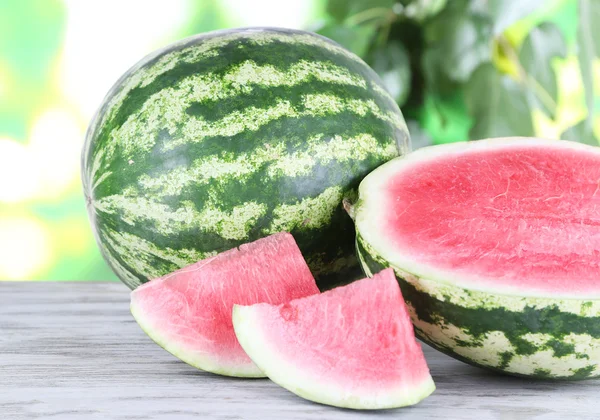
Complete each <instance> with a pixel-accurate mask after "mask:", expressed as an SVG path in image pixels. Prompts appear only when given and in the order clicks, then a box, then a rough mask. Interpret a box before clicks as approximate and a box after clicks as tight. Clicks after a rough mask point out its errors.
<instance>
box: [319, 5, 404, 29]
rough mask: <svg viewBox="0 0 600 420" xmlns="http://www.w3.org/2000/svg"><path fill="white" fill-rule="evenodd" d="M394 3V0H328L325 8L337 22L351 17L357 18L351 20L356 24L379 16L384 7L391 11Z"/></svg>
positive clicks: (383, 11) (382, 13) (384, 11)
mask: <svg viewBox="0 0 600 420" xmlns="http://www.w3.org/2000/svg"><path fill="white" fill-rule="evenodd" d="M394 3H395V0H369V1H365V0H328V1H327V6H326V9H325V10H326V12H327V13H328V14H329V15H330V16H331V17H333V18H334V19H335V20H336V21H337V22H340V23H341V22H343V21H344V20H346V19H352V20H357V22H351V23H353V24H356V23H362V22H365V21H367V20H368V19H372V18H376V17H381V16H382V15H384V14H385V13H386V10H385V9H389V11H390V12H391V9H392V7H393V6H394Z"/></svg>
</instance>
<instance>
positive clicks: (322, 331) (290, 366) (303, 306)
mask: <svg viewBox="0 0 600 420" xmlns="http://www.w3.org/2000/svg"><path fill="white" fill-rule="evenodd" d="M233 325H234V328H235V333H236V335H237V337H238V340H239V342H240V344H241V345H242V347H243V348H244V350H245V351H246V353H247V354H248V355H249V356H250V358H251V359H252V360H253V361H254V362H255V363H256V365H257V366H258V367H259V368H260V369H261V370H262V371H263V372H264V373H265V374H266V375H267V376H268V377H269V378H270V379H271V380H272V381H274V382H276V383H277V384H279V385H281V386H282V387H284V388H286V389H287V390H289V391H291V392H293V393H294V394H297V395H299V396H301V397H303V398H306V399H308V400H311V401H315V402H319V403H323V404H329V405H334V406H338V407H346V408H354V409H381V408H396V407H402V406H407V405H412V404H416V403H418V402H419V401H421V400H422V399H423V398H425V397H427V396H428V395H430V394H431V393H432V392H433V391H434V389H435V385H434V383H433V380H432V378H431V375H430V374H429V368H428V367H427V364H426V362H425V358H424V356H423V352H422V350H421V346H420V345H419V343H417V341H416V340H415V336H414V332H413V326H412V324H411V321H410V318H409V315H408V310H407V307H406V305H405V304H404V300H403V299H402V294H401V292H400V288H399V286H398V282H397V280H396V278H395V276H394V272H393V271H392V270H391V269H387V270H384V271H382V272H380V273H379V274H376V275H375V276H374V277H373V278H368V279H364V280H360V281H357V282H355V283H352V284H350V285H348V286H344V287H339V288H336V289H332V290H330V291H327V292H325V293H322V294H320V295H314V296H308V297H305V298H301V299H296V300H293V301H291V302H288V303H286V304H281V305H269V304H256V305H252V306H239V305H235V306H234V309H233Z"/></svg>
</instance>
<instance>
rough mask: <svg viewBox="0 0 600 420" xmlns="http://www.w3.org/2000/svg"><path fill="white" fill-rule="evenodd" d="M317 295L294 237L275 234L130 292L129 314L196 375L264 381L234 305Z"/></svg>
mask: <svg viewBox="0 0 600 420" xmlns="http://www.w3.org/2000/svg"><path fill="white" fill-rule="evenodd" d="M315 293H319V289H318V288H317V285H316V283H315V280H314V278H313V276H312V274H311V272H310V270H309V268H308V266H307V265H306V262H305V261H304V258H303V257H302V254H301V253H300V250H299V249H298V246H297V245H296V242H295V241H294V238H293V237H292V235H290V234H289V233H278V234H275V235H272V236H269V237H267V238H263V239H259V240H258V241H256V242H252V243H249V244H245V245H242V246H240V247H239V249H238V248H235V249H232V250H229V251H226V252H223V253H221V254H219V255H217V256H215V257H212V258H209V259H206V260H203V261H200V262H197V263H195V264H193V265H190V266H188V267H185V268H182V269H181V270H178V271H176V272H174V273H172V274H169V275H167V276H164V277H161V278H158V279H156V280H152V281H150V282H149V283H146V284H144V285H142V286H140V287H138V288H137V289H135V290H134V291H133V292H131V313H132V314H133V317H134V318H135V319H136V321H137V322H138V324H139V325H140V326H141V327H142V329H143V330H144V331H145V332H146V333H147V334H148V335H149V336H150V338H152V339H153V340H154V341H155V342H156V343H158V344H159V345H160V346H161V347H163V348H164V349H165V350H167V351H169V352H170V353H172V354H173V355H174V356H176V357H178V358H179V359H181V360H183V361H184V362H186V363H188V364H190V365H192V366H195V367H197V368H199V369H202V370H206V371H209V372H213V373H218V374H221V375H227V376H243V377H264V374H263V373H262V372H261V371H260V370H259V369H258V368H257V367H256V365H255V364H254V363H252V361H251V360H250V358H249V357H248V356H247V355H246V354H245V353H244V351H243V350H242V348H241V347H240V345H239V343H238V341H237V339H236V337H235V334H234V331H233V325H232V322H231V312H232V308H233V305H234V304H235V303H238V304H242V305H249V304H253V303H257V302H268V303H272V304H279V303H282V302H287V301H289V300H291V299H295V298H299V297H303V296H308V295H312V294H315Z"/></svg>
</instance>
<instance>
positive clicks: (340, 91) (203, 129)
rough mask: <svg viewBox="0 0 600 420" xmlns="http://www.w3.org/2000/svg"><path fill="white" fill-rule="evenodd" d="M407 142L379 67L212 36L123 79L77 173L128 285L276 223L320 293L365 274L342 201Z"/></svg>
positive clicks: (271, 41)
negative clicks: (303, 260)
mask: <svg viewBox="0 0 600 420" xmlns="http://www.w3.org/2000/svg"><path fill="white" fill-rule="evenodd" d="M408 142H409V136H408V131H407V129H406V124H405V122H404V119H403V117H402V114H401V113H400V110H399V109H398V106H397V105H396V103H395V102H394V100H393V99H392V98H391V97H390V96H389V95H388V93H386V91H385V90H384V89H383V87H382V83H381V81H380V80H379V78H378V77H377V75H376V74H375V73H374V72H373V71H372V70H371V69H370V68H369V67H368V66H367V65H366V64H365V63H364V62H363V61H362V60H361V59H360V58H358V57H357V56H356V55H354V54H352V53H350V52H349V51H347V50H345V49H344V48H342V47H340V46H339V45H337V44H335V43H333V42H332V41H329V40H328V39H326V38H323V37H321V36H319V35H316V34H313V33H309V32H302V31H295V30H285V29H273V28H246V29H237V30H229V31H218V32H211V33H207V34H204V35H200V36H196V37H193V38H189V39H185V40H183V41H180V42H178V43H175V44H173V45H169V46H167V47H166V48H163V49H161V50H159V51H156V52H154V53H152V54H151V55H149V56H148V57H146V58H144V59H143V60H142V61H140V62H139V63H137V64H136V65H135V66H134V67H133V68H132V69H130V70H129V71H128V72H127V73H125V75H124V76H123V77H122V78H121V79H120V80H119V81H118V82H117V83H116V84H115V86H114V87H113V88H112V89H111V90H110V92H109V93H108V95H107V96H106V98H105V99H104V102H103V103H102V106H101V107H100V109H99V111H98V113H97V114H96V116H95V117H94V119H93V121H92V122H91V124H90V127H89V129H88V132H87V136H86V142H85V146H84V149H83V155H82V179H83V185H84V192H85V197H86V201H87V209H88V213H89V216H90V219H91V222H92V225H93V228H94V232H95V236H96V239H97V242H98V245H99V247H100V250H101V251H102V254H103V255H104V258H105V259H106V261H107V262H108V264H109V265H110V266H111V267H112V269H113V270H114V272H115V273H116V274H117V276H118V277H119V278H120V279H121V280H122V281H123V282H124V283H125V284H127V285H128V286H129V287H130V288H135V287H137V286H138V285H140V284H141V283H144V282H146V281H148V280H149V279H152V278H156V277H160V276H163V275H165V274H168V273H170V272H172V271H174V270H176V269H178V268H181V267H184V266H186V265H188V264H191V263H193V262H195V261H198V260H201V259H205V258H209V257H211V256H214V255H216V254H217V253H219V252H222V251H225V250H227V249H230V248H233V247H236V246H239V245H240V244H242V243H246V242H251V241H254V240H256V239H258V238H261V237H264V236H268V235H270V234H272V233H275V232H280V231H288V232H292V233H293V234H294V237H295V238H296V240H297V241H298V245H299V246H300V249H301V250H302V252H303V254H304V256H305V257H306V259H307V261H308V264H309V266H310V268H311V270H312V272H313V274H314V275H315V276H316V277H317V280H318V281H319V284H320V285H321V286H322V287H323V288H326V287H328V285H331V284H334V283H336V282H338V281H339V279H351V278H358V276H359V274H360V268H359V266H358V262H357V260H356V257H355V253H354V248H353V243H354V226H353V224H352V223H351V221H350V220H349V219H348V218H347V216H346V215H345V214H344V211H343V208H342V206H341V202H342V199H343V198H348V197H350V198H351V197H355V196H356V190H357V188H358V184H359V182H360V180H361V179H362V178H363V177H364V176H365V175H366V174H367V173H369V172H370V171H371V170H373V169H374V168H376V167H377V166H379V165H380V164H382V163H384V162H386V161H388V160H390V159H391V158H394V157H396V156H398V155H399V154H402V153H404V151H406V150H407V148H408Z"/></svg>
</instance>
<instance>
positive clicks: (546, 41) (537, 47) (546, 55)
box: [519, 22, 567, 118]
mask: <svg viewBox="0 0 600 420" xmlns="http://www.w3.org/2000/svg"><path fill="white" fill-rule="evenodd" d="M566 54H567V46H566V45H565V41H564V39H563V37H562V35H561V33H560V31H559V29H558V27H557V26H556V25H553V24H551V23H548V22H544V23H542V24H541V25H539V26H538V27H536V28H533V29H532V31H531V32H530V33H529V35H528V36H527V38H526V39H525V41H524V42H523V46H522V47H521V51H520V52H519V61H520V62H521V65H522V66H523V69H524V70H525V72H526V73H527V78H526V80H525V84H526V85H527V86H528V97H529V100H530V103H531V105H532V106H535V107H539V108H541V109H543V110H545V111H546V112H548V113H549V114H550V115H551V116H552V117H553V118H554V117H555V113H556V101H557V98H558V85H557V82H556V75H555V74H554V70H553V69H552V59H553V58H555V57H565V56H566Z"/></svg>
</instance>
